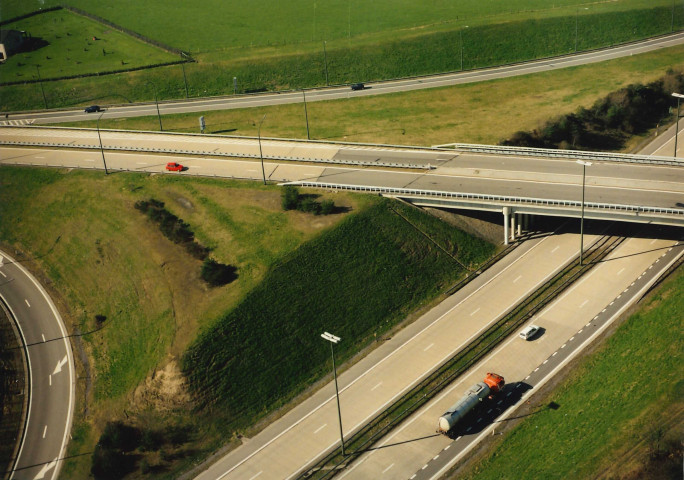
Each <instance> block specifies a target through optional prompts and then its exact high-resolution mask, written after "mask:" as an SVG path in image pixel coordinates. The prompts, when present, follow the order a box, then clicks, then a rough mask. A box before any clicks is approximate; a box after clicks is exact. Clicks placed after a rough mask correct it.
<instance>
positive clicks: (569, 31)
mask: <svg viewBox="0 0 684 480" xmlns="http://www.w3.org/2000/svg"><path fill="white" fill-rule="evenodd" d="M244 5H249V6H251V5H254V4H253V3H251V2H248V3H246V4H244ZM674 6H675V8H674V9H673V4H671V3H667V2H665V3H661V2H656V3H653V2H651V3H648V5H646V4H644V3H643V2H641V1H636V0H635V1H634V2H618V3H615V2H609V3H606V4H603V3H599V4H591V5H590V6H581V7H575V8H572V9H570V10H568V9H567V8H566V9H553V8H552V9H550V10H548V11H547V10H544V12H546V13H548V15H547V14H544V15H541V13H540V12H539V11H537V10H529V11H525V12H524V15H523V14H522V13H521V14H520V15H509V16H506V17H497V16H481V17H478V18H479V19H480V22H468V25H467V27H468V28H466V25H462V24H458V25H453V24H450V23H446V24H441V23H439V22H437V23H435V24H434V25H441V27H440V28H422V27H421V28H397V29H395V30H388V31H386V32H385V33H382V34H372V35H371V34H368V35H366V36H364V35H360V36H355V37H350V38H349V39H347V40H348V41H343V40H338V41H334V40H331V41H328V42H327V43H326V44H325V49H324V43H323V42H321V41H315V42H313V43H312V42H303V43H302V42H290V43H288V41H286V42H284V44H283V45H272V46H265V47H259V48H256V47H255V48H245V46H240V47H239V48H233V47H226V48H227V50H226V49H218V50H216V49H214V50H211V49H209V50H206V51H205V50H202V51H200V52H199V53H197V52H195V57H196V58H197V62H196V63H192V64H188V65H185V66H180V65H175V66H169V67H160V68H158V69H154V70H151V71H149V70H148V71H142V72H132V73H127V74H122V75H115V76H105V77H101V78H92V77H91V78H85V79H75V80H69V81H62V82H44V85H43V89H44V91H45V97H46V101H45V102H44V101H43V97H42V91H41V89H40V85H37V84H35V85H18V86H9V87H3V88H0V110H2V111H12V110H23V109H30V108H36V107H38V106H44V103H47V104H48V106H49V107H50V108H54V107H68V106H74V105H79V104H87V103H92V102H97V103H100V104H117V103H128V102H134V101H141V100H150V99H153V98H154V95H155V89H156V92H157V94H158V96H159V98H161V99H171V98H184V97H185V95H186V89H185V87H186V82H187V94H188V96H190V97H203V96H210V95H218V94H232V93H234V92H235V91H237V93H245V92H252V91H264V90H269V91H270V90H288V89H300V88H309V87H314V86H323V85H326V84H347V83H352V82H358V81H364V82H368V81H373V80H380V79H387V78H398V77H405V76H412V75H427V74H432V73H439V72H445V71H458V70H461V69H465V70H468V69H474V68H481V67H486V66H493V65H499V64H507V63H512V62H520V61H525V60H530V59H534V58H540V57H548V56H554V55H563V54H568V53H573V52H575V50H578V51H582V50H587V49H592V48H599V47H604V46H609V45H614V44H618V43H623V42H627V41H631V40H636V39H641V38H645V37H649V36H653V35H658V34H663V33H669V32H670V31H671V30H673V29H674V30H679V29H681V28H682V26H684V4H682V5H681V7H682V8H680V6H679V4H674ZM146 8H147V7H146ZM244 8H248V7H246V6H245V7H244ZM585 8H586V9H587V10H585ZM424 10H425V11H426V12H433V10H431V9H430V8H425V9H424ZM238 11H239V9H238ZM101 13H104V12H101ZM112 13H113V12H112ZM105 17H106V18H108V19H111V17H108V16H106V15H105ZM217 17H220V15H218V16H217ZM165 18H166V19H168V18H169V17H167V16H165ZM192 18H193V17H187V18H184V21H186V22H188V21H189V20H188V19H192ZM283 18H286V17H283ZM459 18H460V17H459ZM256 19H261V16H259V15H255V16H254V17H250V22H255V21H257V20H256ZM262 20H263V19H262ZM157 21H158V19H157V17H155V22H157ZM283 23H284V24H287V25H288V32H289V31H292V32H296V31H297V28H292V26H293V25H295V26H299V25H301V24H300V23H298V22H294V23H292V24H290V23H287V22H284V21H283ZM123 25H125V26H127V27H129V28H134V27H133V26H131V25H128V24H126V23H123ZM277 25H279V24H275V25H269V26H268V28H265V29H264V28H261V29H258V31H266V32H271V31H273V30H274V29H277V28H278V27H277ZM188 29H191V28H190V27H188ZM134 30H135V28H134ZM179 31H186V30H183V29H181V30H174V34H177V33H178V32H179ZM142 33H144V34H145V35H148V36H151V37H152V38H154V39H157V40H163V41H167V39H165V38H162V37H158V36H155V35H152V34H151V33H150V32H149V31H147V30H143V31H142ZM292 35H295V33H292ZM170 43H171V45H174V46H180V47H181V48H185V49H188V48H187V45H178V44H177V43H174V42H170ZM226 45H227V44H226ZM326 72H327V76H326ZM233 79H235V80H236V83H237V85H236V88H235V86H234V83H233Z"/></svg>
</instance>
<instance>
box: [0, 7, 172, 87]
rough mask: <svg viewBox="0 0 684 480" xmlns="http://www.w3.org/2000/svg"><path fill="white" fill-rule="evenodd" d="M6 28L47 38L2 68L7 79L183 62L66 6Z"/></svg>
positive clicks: (3, 79)
mask: <svg viewBox="0 0 684 480" xmlns="http://www.w3.org/2000/svg"><path fill="white" fill-rule="evenodd" d="M2 28H3V29H5V28H6V29H14V30H24V31H26V32H28V33H29V34H31V35H32V36H33V37H34V38H40V39H42V40H43V41H45V42H47V45H46V46H44V47H42V48H40V49H38V50H34V51H32V52H23V53H19V54H17V55H11V56H10V57H9V58H8V59H7V61H6V62H5V63H4V64H2V66H0V82H3V83H5V82H16V81H24V80H34V79H37V78H38V74H39V73H40V77H41V78H42V79H43V80H46V79H50V78H57V77H63V76H67V75H81V74H86V73H97V72H106V71H113V70H123V69H127V68H134V67H140V66H144V65H154V64H159V63H164V62H171V61H175V60H178V57H177V56H176V55H172V54H170V53H167V52H165V51H163V50H161V49H159V48H156V47H153V46H150V45H147V44H145V43H143V42H141V41H139V40H136V39H135V38H132V37H130V36H128V35H126V34H124V33H121V32H118V31H116V30H112V29H111V28H109V27H106V26H104V25H102V24H100V23H97V22H94V21H93V20H90V19H88V18H85V17H82V16H80V15H76V14H74V13H71V12H69V11H67V10H57V11H51V12H46V13H43V14H41V15H36V16H33V17H29V18H26V19H23V20H19V21H18V22H14V23H11V24H9V25H3V27H2ZM36 67H38V69H37V68H36Z"/></svg>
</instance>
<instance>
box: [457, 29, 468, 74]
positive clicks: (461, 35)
mask: <svg viewBox="0 0 684 480" xmlns="http://www.w3.org/2000/svg"><path fill="white" fill-rule="evenodd" d="M463 28H468V25H466V26H465V27H463ZM463 28H461V29H460V30H459V31H458V34H459V36H460V38H461V71H463Z"/></svg>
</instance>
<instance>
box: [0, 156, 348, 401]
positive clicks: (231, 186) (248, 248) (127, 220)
mask: <svg viewBox="0 0 684 480" xmlns="http://www.w3.org/2000/svg"><path fill="white" fill-rule="evenodd" d="M0 181H1V182H2V188H1V189H0V206H1V207H0V215H1V216H2V218H3V221H2V222H0V223H1V224H0V239H2V242H3V243H5V244H6V245H17V246H18V247H20V248H21V249H22V250H24V251H27V252H31V253H32V254H33V255H35V256H36V261H37V262H38V264H39V265H40V266H41V267H42V268H43V269H44V270H45V271H46V273H47V275H48V276H49V278H51V280H52V281H53V282H54V284H55V285H56V288H57V290H58V291H59V292H60V293H61V294H62V295H63V296H64V297H65V300H66V301H67V303H68V305H69V308H70V314H71V317H72V318H71V319H70V320H71V321H72V322H74V324H75V325H77V326H78V327H79V328H80V330H81V331H83V332H93V333H90V334H88V335H85V336H84V337H83V338H84V339H85V341H86V342H87V344H88V345H89V348H90V349H92V355H93V358H94V366H95V372H94V375H95V382H94V385H95V389H94V392H95V397H96V399H97V400H98V401H102V402H104V403H105V404H106V403H107V402H110V401H114V403H116V402H117V400H120V399H121V398H122V397H123V396H124V395H125V394H127V393H129V392H130V391H131V389H132V388H134V387H135V386H136V385H137V384H138V383H139V382H141V381H142V380H143V379H144V378H145V376H147V375H148V374H150V373H151V372H152V370H153V369H154V368H155V367H157V366H159V364H160V362H162V361H163V360H164V359H165V358H166V356H167V355H168V354H169V353H172V354H176V355H178V354H180V353H181V352H182V351H183V350H184V346H185V345H187V343H188V342H189V341H190V340H191V339H192V337H193V336H194V335H195V334H196V331H197V328H198V327H199V326H200V325H202V324H203V323H204V322H207V321H208V319H210V318H212V316H213V315H217V314H218V313H219V312H220V313H223V312H225V311H226V310H228V309H230V308H231V306H232V305H234V304H235V302H236V301H237V300H238V299H239V298H240V297H241V296H243V295H244V294H245V292H247V291H249V290H250V289H251V288H253V287H254V286H255V285H256V284H258V283H259V281H260V279H261V278H262V277H263V275H264V274H265V272H266V271H267V270H268V269H269V268H270V267H271V265H273V264H274V263H275V262H276V261H277V259H279V258H281V257H282V256H283V255H286V254H287V253H288V252H291V251H292V250H294V249H295V248H296V247H297V246H299V245H300V244H302V243H303V242H305V241H307V240H308V239H310V238H312V237H313V236H315V235H317V234H318V233H319V232H320V231H321V229H326V228H329V227H330V226H332V225H334V224H335V223H336V222H338V221H339V220H340V219H341V218H342V217H343V216H344V215H332V216H329V217H326V218H325V219H320V218H316V220H315V221H314V220H313V219H308V218H307V217H306V216H304V214H298V213H294V212H292V213H289V212H282V211H281V210H280V198H279V189H278V188H276V187H265V188H260V187H259V186H258V185H257V184H249V186H248V188H245V185H244V184H238V183H235V182H219V181H212V180H191V179H183V178H173V177H169V176H144V175H129V174H114V175H109V176H105V175H103V174H102V173H93V172H85V171H72V172H67V171H63V170H41V169H24V168H11V167H2V168H0ZM150 197H154V198H157V199H160V200H162V201H164V202H165V203H166V206H167V208H168V209H169V210H170V211H172V212H173V213H174V214H176V215H177V216H179V217H180V218H182V219H183V220H184V221H186V222H188V223H189V224H190V225H191V228H192V229H193V231H195V234H196V236H197V238H198V239H199V240H200V241H201V242H202V243H203V244H205V245H207V246H210V247H211V248H212V249H213V251H212V254H211V255H212V257H214V258H216V259H217V260H219V261H223V262H225V263H229V264H232V265H236V266H237V267H238V274H239V278H238V280H237V281H236V282H234V283H233V284H231V285H229V286H226V287H223V288H217V289H207V288H206V287H204V286H203V283H202V282H201V281H200V279H199V273H200V266H201V262H200V261H199V260H195V259H193V258H192V257H191V256H190V255H189V254H187V253H186V252H185V251H184V250H183V249H182V248H181V247H179V246H177V245H174V244H172V243H171V242H170V241H168V240H166V239H165V238H164V237H162V235H161V233H160V232H159V231H158V228H157V227H156V226H155V225H154V224H153V223H152V222H150V221H148V220H147V219H146V217H145V216H144V215H142V214H140V212H138V211H137V210H135V209H134V208H133V204H134V203H135V201H137V200H141V199H147V198H150ZM179 198H184V199H187V201H188V202H189V204H190V205H192V208H190V209H188V208H186V207H185V206H183V205H186V204H185V203H181V202H180V201H179V200H178V199H179ZM345 198H347V196H346V195H342V196H340V197H336V198H335V200H336V202H338V203H341V204H343V205H348V206H350V207H355V206H356V205H357V202H356V201H355V200H353V201H351V203H350V201H349V200H345ZM96 315H104V316H105V317H106V320H105V321H104V322H103V324H102V325H98V324H97V322H96V321H95V316H96Z"/></svg>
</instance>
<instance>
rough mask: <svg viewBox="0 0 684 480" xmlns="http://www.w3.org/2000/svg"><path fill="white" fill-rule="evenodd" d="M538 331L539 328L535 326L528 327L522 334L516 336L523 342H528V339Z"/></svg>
mask: <svg viewBox="0 0 684 480" xmlns="http://www.w3.org/2000/svg"><path fill="white" fill-rule="evenodd" d="M538 331H539V327H538V326H537V325H528V326H527V327H525V328H524V329H523V331H522V332H520V333H519V334H518V336H519V337H520V338H522V339H523V340H529V339H530V338H532V337H534V336H535V335H536V334H537V332H538Z"/></svg>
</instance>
